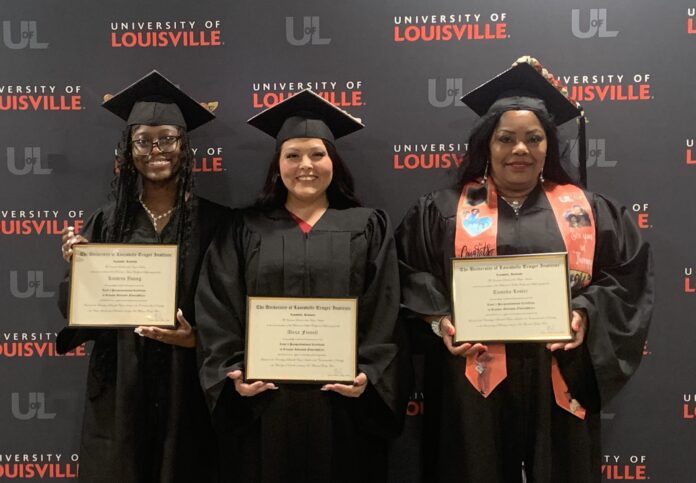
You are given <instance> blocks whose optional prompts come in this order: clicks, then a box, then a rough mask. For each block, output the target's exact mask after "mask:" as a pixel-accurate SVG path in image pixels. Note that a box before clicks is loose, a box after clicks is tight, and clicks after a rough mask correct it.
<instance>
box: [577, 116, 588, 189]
mask: <svg viewBox="0 0 696 483" xmlns="http://www.w3.org/2000/svg"><path fill="white" fill-rule="evenodd" d="M585 124H586V118H585V114H584V113H583V114H582V115H581V116H580V117H579V118H578V142H579V143H580V146H579V149H578V169H579V170H580V184H581V185H582V187H583V188H587V139H586V135H585Z"/></svg>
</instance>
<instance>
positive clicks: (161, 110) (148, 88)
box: [102, 70, 215, 131]
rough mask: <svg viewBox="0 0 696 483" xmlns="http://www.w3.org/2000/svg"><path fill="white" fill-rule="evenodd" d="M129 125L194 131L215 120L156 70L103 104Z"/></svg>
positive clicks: (207, 111)
mask: <svg viewBox="0 0 696 483" xmlns="http://www.w3.org/2000/svg"><path fill="white" fill-rule="evenodd" d="M102 106H104V107H105V108H106V109H108V110H109V111H111V112H113V113H114V114H116V115H117V116H118V117H120V118H121V119H123V120H124V121H126V122H127V123H128V125H129V126H132V125H134V124H144V125H147V126H158V125H162V124H171V125H173V126H179V127H183V128H185V129H186V130H187V131H192V130H194V129H196V128H197V127H199V126H201V125H203V124H205V123H206V122H208V121H212V120H213V119H215V114H213V113H212V112H210V111H209V110H208V109H206V108H205V107H203V106H201V105H200V104H199V103H198V102H196V101H195V100H193V99H192V98H191V97H189V96H188V95H187V94H186V93H184V92H183V91H182V90H180V89H179V88H178V87H176V86H175V85H174V84H172V82H170V81H169V79H167V78H166V77H164V76H163V75H162V74H160V73H159V72H157V71H156V70H153V71H152V72H150V73H149V74H147V75H146V76H145V77H143V78H141V79H139V80H138V81H136V82H135V83H133V84H131V85H130V86H128V87H126V88H125V89H123V90H122V91H121V92H119V93H118V94H116V95H115V96H113V97H112V98H110V99H109V100H107V101H106V102H104V103H103V104H102Z"/></svg>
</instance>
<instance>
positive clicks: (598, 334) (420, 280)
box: [396, 57, 653, 483]
mask: <svg viewBox="0 0 696 483" xmlns="http://www.w3.org/2000/svg"><path fill="white" fill-rule="evenodd" d="M558 87H559V86H558V83H557V81H556V80H555V79H554V78H553V77H552V76H551V75H550V74H548V72H547V71H546V70H545V69H543V68H542V67H541V65H540V64H539V63H538V61H536V60H535V59H532V58H528V57H526V58H522V59H520V60H518V61H517V62H516V63H515V64H513V67H512V68H510V69H509V70H507V71H505V72H503V73H502V74H500V75H499V76H497V77H495V78H494V79H492V80H491V81H489V82H488V83H486V84H484V85H482V86H481V87H479V88H477V89H476V90H474V91H472V92H471V93H470V94H468V95H467V96H465V97H464V98H463V101H464V102H465V103H466V104H467V105H469V106H470V107H471V108H472V109H473V110H474V111H476V112H477V114H479V115H480V116H482V117H481V118H480V120H479V121H478V123H477V124H476V125H475V126H474V128H473V130H472V132H471V136H470V139H469V146H468V151H467V153H466V155H465V159H464V163H463V169H462V172H461V176H460V179H459V180H458V183H457V184H456V186H453V187H452V188H448V189H444V190H440V191H436V192H433V193H430V194H428V195H426V196H424V197H422V198H421V199H420V200H419V201H418V203H417V204H416V205H415V206H414V207H413V208H412V209H411V210H410V211H409V212H408V213H407V214H406V216H405V218H404V220H403V221H402V223H401V225H400V227H399V229H398V230H397V235H396V238H397V247H398V251H399V259H400V270H401V282H402V304H403V307H404V308H405V310H406V312H407V313H409V314H410V316H411V318H412V319H414V320H415V322H414V323H415V324H419V325H416V326H414V328H418V327H422V325H421V324H423V321H425V322H427V323H428V324H430V326H431V328H432V332H433V333H434V335H433V334H431V335H430V343H429V344H426V345H427V347H426V348H425V352H426V373H425V381H426V387H425V392H426V394H427V396H426V397H427V401H428V403H427V406H428V411H426V413H425V419H424V422H425V432H424V435H425V437H424V441H423V448H424V455H425V456H424V461H425V473H424V474H425V475H426V478H425V480H424V481H433V482H434V481H440V482H455V481H476V482H500V483H509V482H515V481H528V482H532V481H533V482H537V483H540V482H546V483H555V482H560V481H562V482H577V483H587V482H591V481H600V480H601V472H600V463H601V454H602V453H601V447H600V436H601V433H600V408H601V407H602V405H603V404H606V403H607V402H608V401H609V400H610V399H611V398H612V397H613V396H614V395H615V394H616V392H617V391H618V390H619V389H620V388H621V387H622V386H623V385H624V384H625V383H626V381H627V380H628V379H629V377H630V376H631V375H632V374H633V373H634V371H635V370H636V368H637V366H638V364H639V362H640V359H641V356H642V350H643V344H644V342H645V338H646V333H647V328H648V325H649V321H650V317H651V313H652V302H653V279H652V263H651V255H650V250H649V247H648V245H647V244H646V243H644V242H643V241H642V240H641V237H640V233H639V231H638V229H637V227H636V226H635V224H634V223H633V221H632V219H631V217H630V215H629V213H628V212H627V211H626V210H625V209H624V208H621V207H619V206H617V205H616V204H615V203H613V202H612V201H610V200H608V199H607V198H605V197H603V196H601V195H598V194H594V193H590V192H588V191H586V190H584V189H582V188H581V187H580V186H578V185H577V184H575V183H573V181H572V180H571V178H570V176H569V175H568V174H567V173H566V171H565V170H564V169H563V167H562V164H561V160H560V152H559V144H560V143H559V139H558V134H557V130H556V125H560V124H562V123H564V122H566V121H569V120H571V119H573V118H575V117H577V116H578V115H581V111H580V109H579V107H578V106H577V105H576V104H575V103H574V102H572V101H570V100H569V99H567V98H566V97H565V96H564V94H563V93H562V92H561V90H560V89H559V88H558ZM550 252H568V261H569V269H570V273H569V278H570V289H571V314H570V326H571V327H570V328H571V333H572V340H570V341H564V342H558V341H556V342H549V343H539V342H513V343H505V344H503V343H499V342H496V341H495V340H491V341H475V340H474V341H468V342H463V343H461V344H456V343H455V342H454V340H455V335H456V334H455V328H454V325H453V322H452V313H453V307H452V295H451V292H450V291H451V285H450V284H451V281H452V262H451V259H452V258H453V257H474V258H476V257H490V256H503V255H519V254H534V253H550ZM508 288H509V287H508ZM515 288H519V289H524V288H525V286H524V283H521V284H519V285H518V286H515ZM503 302H505V301H503ZM507 302H510V303H511V304H514V303H515V300H507ZM538 303H546V302H545V301H539V302H538ZM507 307H508V308H509V307H510V305H508V306H507ZM459 311H462V313H464V312H466V311H467V307H466V306H457V313H460V312H459ZM525 313H528V312H524V311H523V312H520V314H525ZM520 317H523V315H520ZM512 318H513V319H514V318H515V316H514V313H513V316H512ZM518 318H519V317H518ZM525 478H526V479H525Z"/></svg>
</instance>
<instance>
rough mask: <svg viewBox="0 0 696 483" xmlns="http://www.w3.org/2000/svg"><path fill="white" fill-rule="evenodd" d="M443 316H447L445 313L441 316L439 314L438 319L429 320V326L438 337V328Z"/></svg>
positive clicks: (439, 334) (440, 334)
mask: <svg viewBox="0 0 696 483" xmlns="http://www.w3.org/2000/svg"><path fill="white" fill-rule="evenodd" d="M445 317H447V315H442V316H440V318H439V319H437V320H431V321H430V328H431V329H433V333H434V334H435V335H436V336H438V337H442V331H441V330H440V324H441V323H442V321H443V319H444V318H445Z"/></svg>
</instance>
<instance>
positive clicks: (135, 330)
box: [133, 327, 143, 337]
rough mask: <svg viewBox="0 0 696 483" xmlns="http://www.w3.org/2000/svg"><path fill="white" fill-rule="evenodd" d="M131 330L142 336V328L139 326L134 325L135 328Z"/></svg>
mask: <svg viewBox="0 0 696 483" xmlns="http://www.w3.org/2000/svg"><path fill="white" fill-rule="evenodd" d="M133 332H135V333H136V334H138V335H139V336H140V337H143V329H141V328H140V327H136V328H135V329H133Z"/></svg>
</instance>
